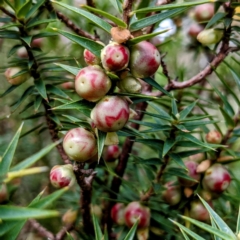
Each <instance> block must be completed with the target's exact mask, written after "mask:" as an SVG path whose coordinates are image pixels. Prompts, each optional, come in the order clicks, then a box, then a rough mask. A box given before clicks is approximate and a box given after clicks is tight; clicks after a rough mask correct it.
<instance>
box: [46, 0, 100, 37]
mask: <svg viewBox="0 0 240 240" xmlns="http://www.w3.org/2000/svg"><path fill="white" fill-rule="evenodd" d="M45 6H46V8H47V9H48V11H49V12H55V13H56V15H57V17H58V19H60V20H61V21H62V22H63V23H64V24H65V25H66V26H67V27H68V28H70V29H72V30H73V31H74V32H75V33H76V34H77V35H79V36H82V37H86V38H89V39H91V40H94V41H96V40H98V39H97V38H96V37H95V36H93V35H91V34H89V33H88V32H86V31H84V30H82V29H81V28H79V27H77V26H76V25H75V24H74V23H73V22H72V21H71V20H70V19H69V18H68V17H66V16H65V15H64V14H63V13H61V12H60V11H56V10H55V9H54V8H53V6H52V4H51V3H50V2H49V1H47V2H46V3H45Z"/></svg>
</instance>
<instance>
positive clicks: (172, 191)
mask: <svg viewBox="0 0 240 240" xmlns="http://www.w3.org/2000/svg"><path fill="white" fill-rule="evenodd" d="M164 187H165V188H166V190H164V191H163V192H162V197H163V200H164V201H165V202H166V203H168V204H169V205H171V206H173V205H176V204H178V203H179V202H180V200H181V197H182V193H181V188H180V186H178V185H175V184H174V182H173V181H171V182H167V183H166V184H164Z"/></svg>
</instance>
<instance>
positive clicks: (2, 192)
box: [0, 183, 8, 203]
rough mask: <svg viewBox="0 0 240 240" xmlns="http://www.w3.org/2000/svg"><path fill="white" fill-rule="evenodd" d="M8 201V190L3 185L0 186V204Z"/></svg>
mask: <svg viewBox="0 0 240 240" xmlns="http://www.w3.org/2000/svg"><path fill="white" fill-rule="evenodd" d="M7 199H8V190H7V186H6V184H5V183H2V184H0V203H2V202H4V201H6V200H7Z"/></svg>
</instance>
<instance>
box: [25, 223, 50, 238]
mask: <svg viewBox="0 0 240 240" xmlns="http://www.w3.org/2000/svg"><path fill="white" fill-rule="evenodd" d="M28 222H29V223H30V225H31V227H32V228H34V229H35V230H36V231H37V232H38V234H39V235H40V236H41V237H45V238H47V239H54V235H53V233H52V232H50V231H48V230H47V229H46V228H45V227H43V226H42V225H41V224H40V223H39V222H37V221H36V220H34V219H29V220H28Z"/></svg>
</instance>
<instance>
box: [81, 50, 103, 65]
mask: <svg viewBox="0 0 240 240" xmlns="http://www.w3.org/2000/svg"><path fill="white" fill-rule="evenodd" d="M83 57H84V60H85V62H86V64H87V65H98V64H100V62H101V59H100V58H99V57H97V56H96V55H94V54H93V53H92V52H90V51H89V50H88V49H85V50H84V52H83Z"/></svg>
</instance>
